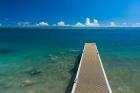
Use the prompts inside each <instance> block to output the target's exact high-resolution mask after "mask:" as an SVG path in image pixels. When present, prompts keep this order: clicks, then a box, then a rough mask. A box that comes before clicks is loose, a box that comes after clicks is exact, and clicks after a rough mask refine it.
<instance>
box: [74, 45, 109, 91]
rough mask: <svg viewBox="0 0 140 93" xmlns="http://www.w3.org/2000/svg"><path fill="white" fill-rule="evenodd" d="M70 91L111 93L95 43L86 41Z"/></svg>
mask: <svg viewBox="0 0 140 93" xmlns="http://www.w3.org/2000/svg"><path fill="white" fill-rule="evenodd" d="M71 93H112V90H111V87H110V85H109V82H108V79H107V76H106V73H105V70H104V67H103V64H102V61H101V59H100V55H99V53H98V49H97V46H96V44H95V43H86V44H85V46H84V49H83V53H82V57H81V60H80V63H79V67H78V71H77V74H76V78H75V81H74V84H73V88H72V91H71Z"/></svg>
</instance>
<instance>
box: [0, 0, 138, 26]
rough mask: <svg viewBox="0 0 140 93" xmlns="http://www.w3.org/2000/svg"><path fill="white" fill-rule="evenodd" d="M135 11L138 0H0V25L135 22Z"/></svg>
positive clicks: (136, 21)
mask: <svg viewBox="0 0 140 93" xmlns="http://www.w3.org/2000/svg"><path fill="white" fill-rule="evenodd" d="M139 11H140V0H0V25H17V24H18V25H22V24H29V23H32V24H35V23H39V22H40V23H39V24H42V23H43V22H44V23H45V22H46V23H45V24H46V25H47V24H51V25H54V24H57V23H58V22H59V23H62V25H63V23H65V24H76V23H78V22H79V23H84V22H85V20H86V18H90V19H91V21H93V20H94V19H95V20H98V22H100V24H103V25H105V24H107V23H110V24H112V25H115V24H126V23H129V24H139V23H140V12H139ZM95 20H94V21H95ZM41 22H42V23H41Z"/></svg>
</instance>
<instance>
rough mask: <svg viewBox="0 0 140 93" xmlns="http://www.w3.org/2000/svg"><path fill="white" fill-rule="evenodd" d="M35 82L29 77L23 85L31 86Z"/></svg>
mask: <svg viewBox="0 0 140 93" xmlns="http://www.w3.org/2000/svg"><path fill="white" fill-rule="evenodd" d="M33 84H34V82H33V81H31V80H29V79H27V80H24V81H23V82H22V86H31V85H33Z"/></svg>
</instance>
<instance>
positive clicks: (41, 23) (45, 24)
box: [36, 22, 49, 26]
mask: <svg viewBox="0 0 140 93" xmlns="http://www.w3.org/2000/svg"><path fill="white" fill-rule="evenodd" d="M36 25H37V26H49V24H48V23H47V22H39V23H38V24H36Z"/></svg>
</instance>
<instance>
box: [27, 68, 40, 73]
mask: <svg viewBox="0 0 140 93" xmlns="http://www.w3.org/2000/svg"><path fill="white" fill-rule="evenodd" d="M24 72H26V73H28V74H30V75H37V74H40V73H41V70H38V69H36V68H28V69H27V70H25V71H24Z"/></svg>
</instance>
